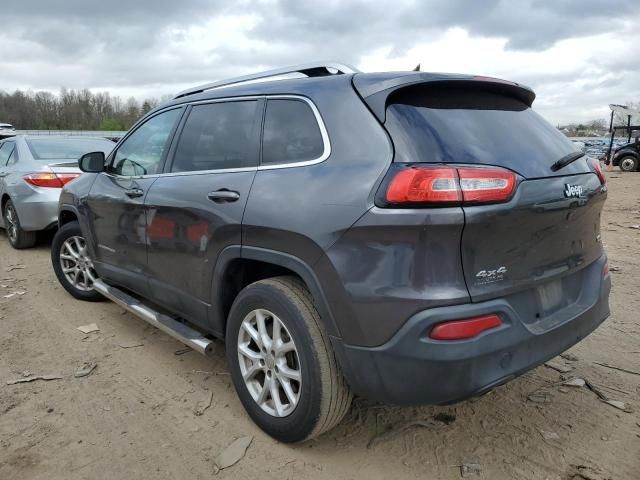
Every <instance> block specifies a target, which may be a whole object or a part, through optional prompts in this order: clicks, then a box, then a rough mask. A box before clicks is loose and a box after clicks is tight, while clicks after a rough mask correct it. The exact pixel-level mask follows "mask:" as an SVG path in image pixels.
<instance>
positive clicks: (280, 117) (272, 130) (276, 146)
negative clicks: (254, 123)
mask: <svg viewBox="0 0 640 480" xmlns="http://www.w3.org/2000/svg"><path fill="white" fill-rule="evenodd" d="M323 153H324V143H323V141H322V134H321V133H320V127H319V126H318V122H317V120H316V116H315V115H314V114H313V111H312V110H311V107H310V106H309V105H308V104H307V103H306V102H304V101H302V100H293V99H292V100H285V99H274V100H269V101H268V102H267V111H266V113H265V120H264V133H263V139H262V164H263V165H274V164H283V163H295V162H305V161H309V160H316V159H318V158H320V157H321V156H322V154H323Z"/></svg>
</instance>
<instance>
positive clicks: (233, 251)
mask: <svg viewBox="0 0 640 480" xmlns="http://www.w3.org/2000/svg"><path fill="white" fill-rule="evenodd" d="M281 275H292V276H295V277H297V278H299V279H300V280H301V281H302V282H303V283H304V284H305V286H306V287H307V288H308V289H309V291H310V292H311V295H312V297H313V301H314V304H315V307H316V308H317V309H318V313H320V317H321V319H322V322H323V324H324V327H325V328H326V331H327V333H328V334H329V335H331V336H334V337H339V336H340V332H339V329H338V328H337V325H336V323H335V319H334V317H333V315H332V313H331V310H330V308H329V305H328V302H327V299H326V297H325V295H324V292H323V290H322V287H321V286H320V282H319V280H318V278H317V276H316V275H315V273H314V272H313V270H312V268H311V267H310V266H309V265H308V264H307V263H306V262H304V261H303V260H301V259H300V258H298V257H295V256H293V255H289V254H287V253H284V252H279V251H275V250H269V249H264V248H259V247H246V246H244V247H240V246H230V247H227V248H225V249H224V250H223V251H222V252H221V253H220V255H219V256H218V260H217V262H216V266H215V269H214V272H213V278H212V289H211V292H212V296H211V300H212V307H211V316H210V321H211V325H212V327H213V330H214V332H215V333H216V334H217V335H219V336H224V334H225V331H226V325H227V317H228V314H229V311H230V309H231V305H232V304H233V301H234V300H235V298H236V296H237V295H238V293H240V290H242V289H243V288H244V287H245V286H247V285H249V284H250V283H253V282H255V281H258V280H263V279H265V278H271V277H275V276H281Z"/></svg>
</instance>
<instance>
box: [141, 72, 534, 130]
mask: <svg viewBox="0 0 640 480" xmlns="http://www.w3.org/2000/svg"><path fill="white" fill-rule="evenodd" d="M445 81H452V82H458V81H462V82H467V83H468V82H473V83H479V82H482V83H487V84H490V85H493V86H495V87H499V88H501V89H502V90H503V91H505V92H508V93H510V94H512V95H515V96H517V97H518V98H520V99H522V100H523V101H525V102H526V103H527V104H528V105H531V103H532V102H533V100H534V99H535V94H534V93H533V90H531V89H530V88H529V87H527V86H525V85H521V84H518V83H516V82H509V81H506V80H502V79H498V78H492V77H484V76H477V75H467V74H457V73H430V72H415V71H400V72H377V73H343V74H333V75H324V76H311V77H306V76H301V77H297V78H285V79H282V78H273V79H271V78H265V79H260V80H256V81H248V82H244V83H235V84H231V85H225V86H215V87H213V88H208V87H207V86H206V85H205V86H203V87H202V89H199V87H196V88H194V89H192V90H191V91H187V93H184V92H183V93H181V94H180V95H179V96H178V97H176V98H174V99H172V100H169V101H168V102H166V103H164V104H162V105H159V106H158V107H156V108H155V109H154V110H152V111H151V112H149V113H150V114H153V113H155V112H157V111H159V110H163V109H165V108H167V107H170V106H173V105H180V104H184V103H192V102H198V101H206V100H215V99H222V98H233V97H246V96H262V95H278V94H281V95H296V94H297V95H304V96H309V97H314V96H316V95H322V94H323V93H326V92H328V91H331V90H334V93H335V89H336V88H339V87H344V86H349V89H350V91H351V92H353V89H352V88H351V87H352V86H353V87H355V88H356V90H357V91H358V93H359V94H360V95H361V96H362V97H363V99H365V101H367V98H370V100H369V101H367V103H368V104H369V105H370V107H371V108H372V109H373V110H374V113H376V114H377V115H378V116H379V117H382V118H383V117H384V115H383V114H382V112H380V111H379V110H380V105H384V103H385V100H386V97H387V96H388V95H389V94H391V93H392V92H393V91H395V90H398V89H400V88H403V87H405V86H409V85H414V84H418V83H429V82H445ZM213 85H215V84H213ZM190 92H192V93H190Z"/></svg>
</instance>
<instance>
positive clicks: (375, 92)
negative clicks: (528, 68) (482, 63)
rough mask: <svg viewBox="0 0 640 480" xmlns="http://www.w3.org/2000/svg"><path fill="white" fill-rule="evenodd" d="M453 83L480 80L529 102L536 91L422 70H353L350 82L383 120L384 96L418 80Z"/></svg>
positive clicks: (493, 80)
mask: <svg viewBox="0 0 640 480" xmlns="http://www.w3.org/2000/svg"><path fill="white" fill-rule="evenodd" d="M435 82H438V83H455V84H457V85H459V86H460V87H462V88H464V87H465V86H475V87H477V86H478V85H479V84H482V85H483V87H484V86H486V88H487V89H488V90H491V91H494V92H497V93H502V94H504V95H508V96H510V97H514V98H517V99H518V100H521V101H522V102H524V103H525V104H526V105H527V106H529V107H530V106H531V105H532V104H533V101H534V100H535V98H536V94H535V93H534V92H533V90H531V89H530V88H529V87H527V86H525V85H521V84H518V83H515V82H509V81H507V80H501V79H499V78H492V77H480V76H473V75H455V74H440V73H423V72H385V73H356V74H355V75H354V76H353V79H352V83H353V87H354V88H355V89H356V91H357V92H358V94H359V95H360V96H361V97H362V99H363V100H364V102H365V103H366V104H367V106H368V107H369V109H371V111H372V112H373V114H374V115H375V116H376V117H378V120H380V122H382V123H384V121H385V117H386V107H387V100H388V99H389V96H391V95H392V94H393V93H395V92H397V91H399V90H402V89H403V88H406V87H409V86H414V85H419V84H421V83H424V84H427V83H435Z"/></svg>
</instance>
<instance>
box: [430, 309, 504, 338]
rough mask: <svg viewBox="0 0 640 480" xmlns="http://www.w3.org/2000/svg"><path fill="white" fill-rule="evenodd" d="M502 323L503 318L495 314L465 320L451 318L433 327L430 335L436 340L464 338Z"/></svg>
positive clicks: (471, 336)
mask: <svg viewBox="0 0 640 480" xmlns="http://www.w3.org/2000/svg"><path fill="white" fill-rule="evenodd" d="M500 325H502V320H500V317H499V316H498V315H495V314H492V315H483V316H481V317H474V318H466V319H464V320H451V321H448V322H442V323H439V324H438V325H436V326H435V327H433V330H431V333H429V337H430V338H432V339H434V340H464V339H467V338H473V337H475V336H476V335H479V334H480V333H482V332H484V331H486V330H490V329H492V328H496V327H499V326H500Z"/></svg>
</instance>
